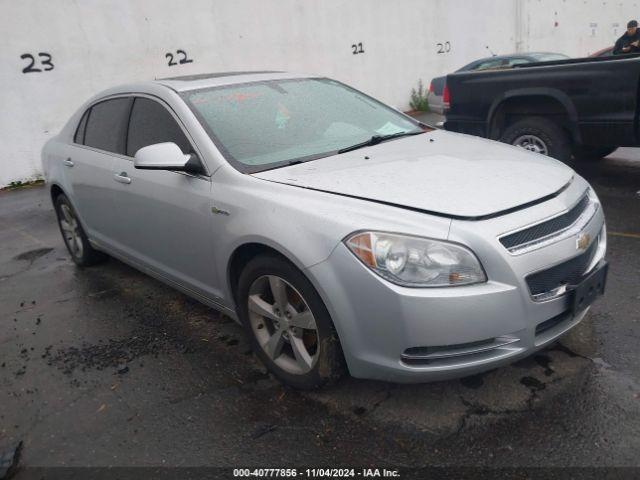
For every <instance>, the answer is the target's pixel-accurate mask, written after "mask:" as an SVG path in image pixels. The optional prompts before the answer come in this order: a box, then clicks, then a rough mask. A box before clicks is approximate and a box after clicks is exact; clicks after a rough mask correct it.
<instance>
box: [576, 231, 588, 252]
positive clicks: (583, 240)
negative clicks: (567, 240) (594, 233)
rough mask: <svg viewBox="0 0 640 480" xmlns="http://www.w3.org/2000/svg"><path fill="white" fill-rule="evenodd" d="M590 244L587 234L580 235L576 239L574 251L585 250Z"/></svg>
mask: <svg viewBox="0 0 640 480" xmlns="http://www.w3.org/2000/svg"><path fill="white" fill-rule="evenodd" d="M590 243H591V235H589V234H588V233H581V234H580V235H578V238H576V249H578V250H586V249H587V247H588V246H589V244H590Z"/></svg>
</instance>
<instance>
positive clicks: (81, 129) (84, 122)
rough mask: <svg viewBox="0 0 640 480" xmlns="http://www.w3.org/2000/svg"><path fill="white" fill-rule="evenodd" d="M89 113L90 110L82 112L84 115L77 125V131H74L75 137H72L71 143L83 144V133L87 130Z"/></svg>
mask: <svg viewBox="0 0 640 480" xmlns="http://www.w3.org/2000/svg"><path fill="white" fill-rule="evenodd" d="M90 111H91V109H89V110H87V111H86V112H84V115H82V119H81V120H80V123H79V124H78V129H77V130H76V135H75V136H74V137H73V141H74V142H75V143H79V144H81V145H82V144H84V132H85V129H86V128H87V119H88V118H89V112H90Z"/></svg>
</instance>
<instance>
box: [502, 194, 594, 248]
mask: <svg viewBox="0 0 640 480" xmlns="http://www.w3.org/2000/svg"><path fill="white" fill-rule="evenodd" d="M588 206H589V196H588V195H585V196H584V197H583V198H582V199H581V200H580V201H579V202H578V203H577V204H576V205H575V206H574V207H573V208H571V210H569V211H568V212H566V213H563V214H562V215H559V216H557V217H555V218H552V219H550V220H547V221H546V222H542V223H539V224H537V225H534V226H532V227H529V228H525V229H524V230H520V231H519V232H515V233H512V234H509V235H506V236H504V237H502V238H501V239H500V243H502V245H504V246H505V247H506V248H507V249H509V250H513V249H516V248H518V247H521V246H523V245H528V244H531V243H533V242H536V241H537V240H540V239H543V238H547V237H549V236H552V235H554V234H556V233H558V232H561V231H563V230H565V229H567V228H569V227H570V226H571V225H573V224H574V223H575V222H576V221H577V220H578V219H579V218H580V215H582V213H583V212H584V211H585V210H586V208H587V207H588Z"/></svg>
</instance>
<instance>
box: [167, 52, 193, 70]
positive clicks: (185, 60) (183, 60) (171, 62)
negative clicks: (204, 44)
mask: <svg viewBox="0 0 640 480" xmlns="http://www.w3.org/2000/svg"><path fill="white" fill-rule="evenodd" d="M176 56H179V57H182V58H180V59H179V60H178V62H176V61H175V60H174V57H173V53H167V54H166V55H165V58H168V59H169V66H170V67H173V66H174V65H182V64H185V63H191V62H193V60H192V59H191V58H188V57H187V52H185V51H184V50H176Z"/></svg>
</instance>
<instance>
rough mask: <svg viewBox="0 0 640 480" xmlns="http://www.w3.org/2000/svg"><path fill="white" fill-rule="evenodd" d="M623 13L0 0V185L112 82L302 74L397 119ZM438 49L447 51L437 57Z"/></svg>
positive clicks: (30, 166) (620, 9)
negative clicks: (469, 74) (500, 60)
mask: <svg viewBox="0 0 640 480" xmlns="http://www.w3.org/2000/svg"><path fill="white" fill-rule="evenodd" d="M637 7H638V1H637V0H616V1H615V2H612V1H610V0H609V1H604V0H472V1H470V0H395V1H392V0H226V1H225V0H189V1H187V0H182V1H180V0H111V1H99V0H55V1H53V0H51V1H46V2H45V1H38V0H0V31H1V32H2V37H1V38H0V46H1V48H0V86H1V87H2V88H0V145H2V147H3V148H2V153H0V187H1V186H4V185H7V184H8V183H10V182H12V181H25V180H29V179H33V178H37V177H38V176H39V175H40V172H41V165H40V153H39V152H40V148H41V146H42V144H43V143H44V142H45V141H46V139H47V138H48V137H50V136H51V135H54V134H55V133H56V132H57V131H58V130H59V128H60V127H61V126H62V124H63V123H64V122H65V121H66V119H67V118H68V117H69V116H70V115H71V113H72V112H73V111H75V110H76V108H77V107H78V106H79V105H80V104H81V103H82V102H83V101H84V100H86V99H87V98H88V97H89V96H91V95H93V94H94V93H96V92H98V91H100V90H102V89H104V88H107V87H109V86H112V85H115V84H118V83H125V82H130V81H136V80H146V79H152V78H154V77H158V78H161V77H165V76H177V75H184V74H192V73H202V72H214V71H225V70H260V69H267V70H272V69H274V70H290V71H303V72H308V73H314V74H321V75H327V76H330V77H333V78H336V79H338V80H342V81H345V82H347V83H349V84H352V85H354V86H356V87H357V88H360V89H362V90H364V91H366V92H367V93H370V94H372V95H374V96H376V97H379V98H381V99H383V100H384V101H386V102H388V103H390V104H392V105H394V106H397V107H399V108H403V109H406V108H408V101H409V93H410V91H411V88H412V87H413V86H415V85H416V83H417V81H418V79H420V78H422V79H423V80H424V81H425V83H426V84H427V85H428V83H429V80H430V78H431V77H433V76H436V75H440V74H444V73H447V72H449V71H451V70H452V69H455V68H458V67H460V66H462V65H463V64H465V63H467V62H469V61H471V60H475V59H477V58H480V57H483V56H487V55H488V54H489V53H488V50H487V48H486V47H487V46H490V48H491V50H493V51H494V52H496V53H510V52H512V51H515V50H516V49H519V50H523V51H524V50H552V51H558V52H565V53H568V54H571V55H576V56H583V55H586V54H588V53H591V52H593V51H595V50H598V49H600V48H603V47H605V46H608V45H611V44H612V43H613V41H614V39H615V38H616V36H618V35H620V34H621V33H622V31H623V30H624V26H625V25H626V22H627V21H628V20H629V19H630V18H632V17H634V13H636V15H635V16H640V11H638V8H637ZM556 22H557V26H556ZM593 24H595V25H596V26H593ZM614 24H616V25H618V26H617V27H614V26H613V25H614ZM360 42H361V43H362V44H363V49H364V53H362V54H357V55H354V54H353V53H352V47H351V45H352V44H357V43H360ZM446 42H449V44H450V45H451V48H450V51H448V52H447V53H438V49H439V47H438V45H437V44H438V43H442V44H445V46H446ZM177 49H182V50H184V51H186V52H187V54H188V57H189V58H191V59H192V60H193V62H192V63H187V64H182V65H180V64H179V65H176V66H171V67H170V66H168V64H167V63H168V60H167V58H166V56H165V55H166V54H167V53H168V52H174V53H175V51H176V50H177ZM445 50H448V49H447V48H445ZM40 52H44V53H48V54H50V55H51V57H52V60H51V62H52V63H53V65H54V68H53V69H52V70H49V71H42V72H31V73H23V72H22V70H23V68H25V67H26V66H27V64H28V63H29V60H28V59H21V58H20V57H21V55H23V54H31V55H33V56H34V57H35V58H36V60H46V56H43V57H39V55H38V54H39V53H40ZM35 67H36V68H41V69H42V70H44V69H45V68H49V67H46V66H42V65H39V62H38V61H37V62H36V64H35Z"/></svg>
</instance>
